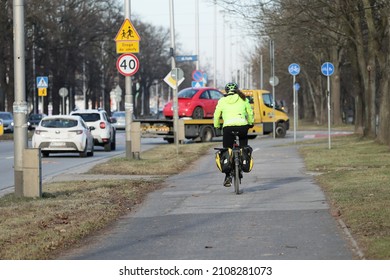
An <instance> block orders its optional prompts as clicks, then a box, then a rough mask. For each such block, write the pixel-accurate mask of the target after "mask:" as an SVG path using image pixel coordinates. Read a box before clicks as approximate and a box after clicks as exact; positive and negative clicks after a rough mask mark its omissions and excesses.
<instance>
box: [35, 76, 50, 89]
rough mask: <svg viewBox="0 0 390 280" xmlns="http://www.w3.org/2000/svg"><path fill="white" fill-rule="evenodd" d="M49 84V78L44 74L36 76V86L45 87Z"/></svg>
mask: <svg viewBox="0 0 390 280" xmlns="http://www.w3.org/2000/svg"><path fill="white" fill-rule="evenodd" d="M48 86H49V79H48V77H46V76H40V77H37V88H47V87H48Z"/></svg>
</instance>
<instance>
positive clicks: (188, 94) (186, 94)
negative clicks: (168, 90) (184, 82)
mask: <svg viewBox="0 0 390 280" xmlns="http://www.w3.org/2000/svg"><path fill="white" fill-rule="evenodd" d="M197 92H198V91H197V90H195V89H192V88H189V89H183V90H182V91H180V92H179V94H178V95H177V97H178V98H192V97H193V96H194V95H195V93H197Z"/></svg>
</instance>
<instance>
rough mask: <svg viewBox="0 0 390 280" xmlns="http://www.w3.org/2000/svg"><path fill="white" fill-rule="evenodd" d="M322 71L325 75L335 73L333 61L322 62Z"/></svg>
mask: <svg viewBox="0 0 390 280" xmlns="http://www.w3.org/2000/svg"><path fill="white" fill-rule="evenodd" d="M321 72H322V74H324V75H325V76H332V75H333V73H334V66H333V64H332V63H330V62H325V63H324V64H322V66H321Z"/></svg>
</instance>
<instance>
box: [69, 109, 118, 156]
mask: <svg viewBox="0 0 390 280" xmlns="http://www.w3.org/2000/svg"><path fill="white" fill-rule="evenodd" d="M70 114H71V115H72V116H80V117H81V118H82V119H83V120H84V121H85V122H86V123H87V124H88V126H90V127H94V129H93V130H92V136H93V140H94V144H95V146H103V147H104V150H105V151H106V152H109V151H113V150H115V149H116V139H115V136H116V135H115V134H116V129H115V127H114V126H113V125H112V123H115V119H111V118H109V117H108V115H107V112H106V111H104V110H101V109H85V110H76V111H72V112H71V113H70Z"/></svg>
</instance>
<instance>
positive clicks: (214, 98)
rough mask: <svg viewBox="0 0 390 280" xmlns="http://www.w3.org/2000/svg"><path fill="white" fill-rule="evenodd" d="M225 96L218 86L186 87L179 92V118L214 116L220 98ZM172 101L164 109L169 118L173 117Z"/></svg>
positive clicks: (164, 113)
mask: <svg viewBox="0 0 390 280" xmlns="http://www.w3.org/2000/svg"><path fill="white" fill-rule="evenodd" d="M223 96H224V95H223V93H222V92H220V91H219V90H218V89H216V88H207V87H206V88H185V89H183V90H181V91H180V92H179V93H178V94H177V98H178V105H179V110H178V112H179V118H182V117H190V118H193V119H203V118H212V117H213V115H214V111H215V107H216V106H217V103H218V100H219V99H220V98H221V97H223ZM172 103H173V102H172V101H171V102H168V103H167V104H166V105H165V107H164V110H163V115H164V116H165V117H166V118H167V119H171V118H173V109H172Z"/></svg>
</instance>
